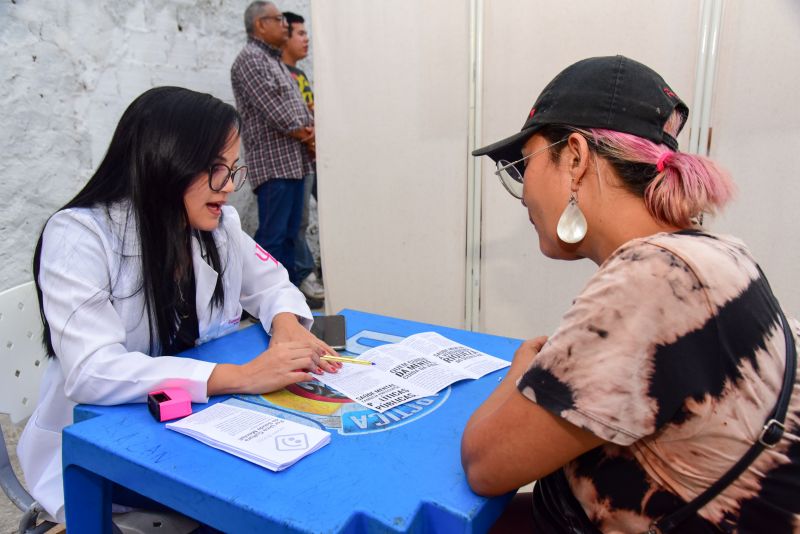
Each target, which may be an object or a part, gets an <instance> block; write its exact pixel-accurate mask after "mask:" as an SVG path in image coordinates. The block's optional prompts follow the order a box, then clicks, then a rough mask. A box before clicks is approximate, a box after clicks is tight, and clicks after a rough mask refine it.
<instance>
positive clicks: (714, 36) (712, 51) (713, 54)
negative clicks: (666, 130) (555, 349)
mask: <svg viewBox="0 0 800 534" xmlns="http://www.w3.org/2000/svg"><path fill="white" fill-rule="evenodd" d="M712 4H713V7H712V12H711V25H710V27H709V45H710V46H709V48H708V58H707V59H706V64H705V68H706V72H705V76H704V82H703V94H702V103H701V107H700V114H701V116H700V132H699V133H700V139H699V141H698V146H697V154H701V155H703V156H708V154H709V152H710V150H709V149H710V147H709V145H708V141H709V136H710V129H711V99H712V97H713V96H714V78H715V76H716V72H717V62H718V59H719V33H720V30H721V26H722V7H723V4H724V0H712Z"/></svg>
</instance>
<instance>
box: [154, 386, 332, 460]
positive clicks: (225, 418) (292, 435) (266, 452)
mask: <svg viewBox="0 0 800 534" xmlns="http://www.w3.org/2000/svg"><path fill="white" fill-rule="evenodd" d="M167 428H169V429H170V430H174V431H176V432H180V433H181V434H186V435H187V436H190V437H193V438H194V439H196V440H198V441H201V442H203V443H205V444H206V445H210V446H211V447H214V448H216V449H220V450H223V451H225V452H229V453H231V454H233V455H234V456H238V457H239V458H243V459H245V460H248V461H250V462H253V463H254V464H258V465H260V466H262V467H266V468H267V469H271V470H272V471H281V470H283V469H286V468H287V467H289V466H290V465H292V464H294V463H295V462H297V461H298V460H300V459H301V458H303V457H304V456H307V455H309V454H311V453H312V452H314V451H316V450H318V449H319V448H321V447H323V446H325V445H327V444H328V442H330V440H331V435H330V433H328V432H325V431H324V430H320V429H318V428H311V427H309V426H305V425H301V424H299V423H295V422H294V421H287V420H286V419H281V418H279V417H275V416H272V415H269V414H265V413H262V412H258V411H254V410H248V409H245V408H240V407H238V406H232V405H230V404H226V403H225V402H220V403H217V404H214V405H212V406H209V407H208V408H206V409H205V410H202V411H200V412H196V413H193V414H192V415H190V416H188V417H185V418H183V419H181V420H180V421H176V422H173V423H167Z"/></svg>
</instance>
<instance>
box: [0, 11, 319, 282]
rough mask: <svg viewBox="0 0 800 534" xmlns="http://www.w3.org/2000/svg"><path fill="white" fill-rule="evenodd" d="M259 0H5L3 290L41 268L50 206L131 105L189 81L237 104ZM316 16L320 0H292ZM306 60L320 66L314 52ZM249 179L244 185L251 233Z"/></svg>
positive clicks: (81, 177)
mask: <svg viewBox="0 0 800 534" xmlns="http://www.w3.org/2000/svg"><path fill="white" fill-rule="evenodd" d="M248 3H249V2H248V1H243V0H236V1H225V2H207V1H206V2H195V1H192V0H170V1H140V0H70V1H69V2H64V1H60V0H37V1H26V0H11V1H4V2H2V3H0V50H2V52H1V53H0V83H2V87H3V91H2V92H0V121H2V127H0V154H2V158H3V169H4V171H3V182H4V191H5V195H4V197H5V199H4V202H3V208H2V211H1V212H0V235H2V236H3V239H2V240H0V258H2V260H3V261H2V262H0V289H2V288H7V287H11V286H14V285H17V284H19V283H22V282H25V281H28V280H30V279H31V278H32V274H31V259H32V257H33V248H34V246H35V243H36V240H37V238H38V236H39V232H40V231H41V228H42V225H43V224H44V222H45V221H46V219H47V217H48V216H49V215H50V214H51V213H52V212H53V211H55V210H56V209H58V208H59V207H60V206H61V205H63V204H64V203H65V202H66V201H67V200H69V199H70V198H72V196H73V195H74V194H75V193H77V192H78V190H79V189H80V187H81V186H82V185H83V184H84V183H85V182H86V180H87V179H88V178H89V176H90V175H91V173H92V172H93V170H94V169H95V168H96V167H97V165H98V164H99V162H100V160H101V159H102V157H103V155H104V153H105V150H106V148H107V146H108V142H109V141H110V139H111V134H112V133H113V131H114V128H115V127H116V124H117V121H118V120H119V118H120V116H121V115H122V112H123V111H124V110H125V108H126V107H127V106H128V104H129V103H130V102H131V101H132V100H133V99H134V98H135V97H136V96H138V95H139V94H141V93H142V92H144V91H145V90H146V89H149V88H151V87H155V86H158V85H179V86H183V87H188V88H190V89H194V90H198V91H204V92H209V93H211V94H213V95H215V96H217V97H219V98H221V99H223V100H225V101H227V102H230V103H233V94H232V91H231V86H230V74H229V73H230V65H231V63H232V62H233V59H234V58H235V56H236V54H237V53H238V52H239V50H240V49H241V47H242V46H243V44H244V41H245V32H244V24H243V14H244V9H245V7H246V6H247V5H248ZM277 5H278V6H279V7H280V8H281V9H284V10H289V11H294V12H296V13H298V14H300V15H302V16H304V17H305V18H306V20H307V26H308V27H309V30H310V31H312V33H313V28H312V27H311V21H310V14H309V3H308V0H283V1H280V2H277ZM300 66H301V68H304V69H305V70H306V72H308V74H309V77H311V76H312V75H313V73H312V70H311V62H310V58H309V59H307V60H306V61H305V62H303V63H301V65H300ZM253 199H254V197H253V195H252V193H251V192H250V190H249V188H248V187H245V188H243V189H242V190H241V191H239V192H238V193H236V194H235V195H234V198H233V200H232V203H233V204H234V205H235V206H237V208H239V210H240V213H241V215H242V221H243V223H244V225H245V227H246V229H247V230H249V231H250V232H251V233H252V232H253V231H254V230H255V226H256V225H257V220H256V219H257V215H256V211H257V210H256V208H255V203H254V201H253Z"/></svg>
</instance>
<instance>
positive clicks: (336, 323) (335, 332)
mask: <svg viewBox="0 0 800 534" xmlns="http://www.w3.org/2000/svg"><path fill="white" fill-rule="evenodd" d="M311 333H312V334H314V335H315V336H317V337H318V338H320V339H321V340H322V341H324V342H325V343H327V344H328V345H330V346H331V348H332V349H334V350H344V349H345V345H346V339H347V338H346V333H345V324H344V315H317V316H316V317H314V324H313V325H312V326H311Z"/></svg>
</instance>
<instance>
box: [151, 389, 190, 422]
mask: <svg viewBox="0 0 800 534" xmlns="http://www.w3.org/2000/svg"><path fill="white" fill-rule="evenodd" d="M147 409H148V410H150V413H151V414H152V415H153V417H154V418H155V420H156V421H162V422H163V421H169V420H170V419H177V418H178V417H183V416H186V415H189V414H190V413H192V398H191V397H190V396H189V393H187V392H186V391H184V390H182V389H180V388H165V389H160V390H157V391H151V392H150V393H148V394H147Z"/></svg>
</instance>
